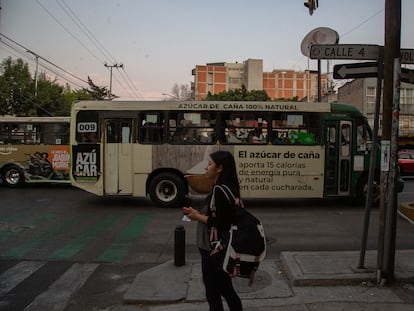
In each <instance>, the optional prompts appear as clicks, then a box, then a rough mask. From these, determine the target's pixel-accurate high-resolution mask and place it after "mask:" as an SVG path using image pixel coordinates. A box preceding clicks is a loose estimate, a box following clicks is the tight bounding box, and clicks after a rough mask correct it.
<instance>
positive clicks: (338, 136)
mask: <svg viewBox="0 0 414 311" xmlns="http://www.w3.org/2000/svg"><path fill="white" fill-rule="evenodd" d="M351 140H352V122H351V121H335V122H334V121H330V122H327V123H326V157H325V159H326V160H325V161H326V162H325V168H326V169H325V195H326V196H330V195H338V196H348V195H350V193H351V151H352V149H351V146H352V141H351Z"/></svg>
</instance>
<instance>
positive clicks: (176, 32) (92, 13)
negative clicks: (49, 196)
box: [0, 0, 414, 100]
mask: <svg viewBox="0 0 414 311" xmlns="http://www.w3.org/2000/svg"><path fill="white" fill-rule="evenodd" d="M303 3H304V0H254V1H253V0H210V1H205V0H0V5H1V11H0V33H1V34H2V35H3V36H2V37H1V41H0V61H2V60H3V59H4V58H6V57H9V56H11V57H12V58H13V59H17V58H19V57H20V58H23V59H24V60H25V61H26V62H27V63H28V64H29V66H30V70H31V73H32V74H34V72H35V65H36V57H35V56H34V54H37V55H38V56H39V58H38V60H39V65H40V67H39V70H40V71H45V72H46V74H47V75H48V76H49V77H50V78H51V79H54V78H57V79H58V81H59V82H60V83H61V84H65V83H67V82H68V83H70V85H71V87H72V89H79V88H81V87H87V84H86V83H85V82H84V81H86V80H87V77H88V76H89V77H90V78H91V79H92V81H93V82H94V83H95V84H96V85H99V86H106V87H107V88H108V89H109V87H110V68H109V67H105V64H106V65H108V66H113V65H118V66H120V65H121V64H122V65H123V68H116V67H113V68H112V92H113V93H114V94H116V95H117V96H119V99H120V100H132V99H133V100H162V99H168V97H169V96H168V95H163V94H171V90H172V87H173V85H174V84H175V83H177V84H178V85H181V84H185V85H190V83H191V82H193V81H194V77H193V76H192V75H191V71H192V69H193V68H195V66H196V65H205V64H206V63H211V62H229V63H235V62H239V63H241V62H243V61H246V60H247V59H249V58H251V59H262V60H263V70H264V71H265V72H267V71H272V70H273V69H291V70H306V69H311V70H315V69H317V61H316V60H308V58H307V57H305V56H304V55H303V54H302V52H301V43H302V41H303V39H304V38H305V36H306V35H307V34H308V33H309V32H311V31H312V30H314V29H316V28H319V27H327V28H330V29H332V30H334V31H336V32H337V33H338V34H339V43H340V44H378V45H384V14H385V11H384V4H385V0H364V1H360V0H329V1H328V0H319V7H318V8H317V9H316V10H315V11H314V13H313V15H312V16H311V15H310V14H309V12H308V10H307V8H305V6H304V5H303ZM413 13H414V1H412V0H402V17H401V47H402V48H409V49H412V48H414V36H413V35H412V29H414V19H412V15H413ZM4 36H6V37H7V39H6V38H5V37H4ZM9 39H11V40H13V41H14V42H12V41H9ZM26 50H30V51H31V52H32V53H29V52H27V51H26ZM342 62H343V61H342ZM325 63H326V62H325V61H324V64H325ZM335 63H341V61H330V62H329V66H330V67H328V66H326V65H324V64H322V71H323V72H326V71H327V70H328V68H330V69H329V70H332V68H331V67H332V66H333V65H334V64H335ZM54 65H56V66H58V67H59V68H60V69H57V68H56V67H55V66H54ZM61 69H63V70H64V71H62V70H61ZM68 73H70V75H68ZM63 77H65V78H63ZM68 80H69V81H68Z"/></svg>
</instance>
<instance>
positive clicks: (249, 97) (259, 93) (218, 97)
mask: <svg viewBox="0 0 414 311" xmlns="http://www.w3.org/2000/svg"><path fill="white" fill-rule="evenodd" d="M206 100H208V101H212V100H215V101H268V100H270V97H269V96H268V95H267V93H266V92H265V91H263V90H251V91H247V90H246V88H245V87H244V86H243V87H242V88H241V89H235V90H228V91H224V92H220V93H218V94H211V93H210V92H208V94H207V97H206Z"/></svg>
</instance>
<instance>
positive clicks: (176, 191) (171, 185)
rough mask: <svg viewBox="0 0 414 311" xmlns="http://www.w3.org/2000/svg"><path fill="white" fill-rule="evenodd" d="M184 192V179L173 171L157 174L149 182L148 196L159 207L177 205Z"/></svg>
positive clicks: (182, 198)
mask: <svg viewBox="0 0 414 311" xmlns="http://www.w3.org/2000/svg"><path fill="white" fill-rule="evenodd" d="M186 192H187V191H186V186H185V182H184V180H183V179H182V178H180V177H179V176H178V175H176V174H174V173H161V174H158V175H156V176H154V177H153V178H152V179H151V181H150V183H149V190H148V193H149V196H150V198H151V200H152V202H154V203H155V204H156V205H157V206H159V207H179V203H180V202H183V200H184V198H185V196H186Z"/></svg>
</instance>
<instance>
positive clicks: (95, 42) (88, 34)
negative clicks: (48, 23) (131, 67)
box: [56, 0, 117, 63]
mask: <svg viewBox="0 0 414 311" xmlns="http://www.w3.org/2000/svg"><path fill="white" fill-rule="evenodd" d="M56 2H57V4H58V5H59V6H60V7H61V8H62V10H63V11H64V12H65V13H66V15H67V16H69V18H70V19H71V20H72V21H73V22H74V23H75V25H76V26H78V28H79V29H80V30H81V31H82V32H83V33H84V34H85V36H86V37H87V38H88V39H89V40H90V41H91V42H92V44H93V45H95V47H96V48H97V49H98V50H99V51H100V52H101V53H102V55H103V56H104V57H105V58H109V59H111V60H112V62H113V63H116V62H117V61H116V60H115V57H113V56H112V55H111V53H109V52H108V50H107V49H106V48H105V47H104V46H103V45H102V44H101V43H100V42H99V41H98V39H97V38H96V37H95V36H94V34H93V33H92V32H91V31H90V30H89V29H88V28H87V27H86V26H85V24H84V23H82V21H81V20H80V18H79V17H77V15H76V14H75V12H74V11H73V10H72V9H71V8H70V7H69V5H68V4H67V3H66V2H65V1H64V0H61V2H62V3H63V5H64V6H65V7H66V8H65V7H63V6H62V4H61V3H60V2H59V0H56ZM105 54H106V55H105Z"/></svg>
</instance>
